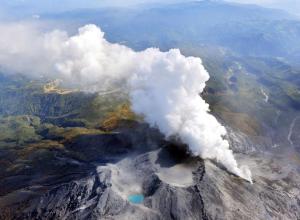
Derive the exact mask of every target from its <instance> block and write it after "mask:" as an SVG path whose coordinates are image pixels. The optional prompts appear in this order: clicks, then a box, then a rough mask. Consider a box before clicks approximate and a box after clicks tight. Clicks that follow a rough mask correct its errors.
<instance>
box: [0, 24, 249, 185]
mask: <svg viewBox="0 0 300 220" xmlns="http://www.w3.org/2000/svg"><path fill="white" fill-rule="evenodd" d="M0 31H1V36H0V66H1V67H2V68H3V69H4V70H5V72H7V73H11V74H17V73H19V74H25V75H26V76H28V77H32V78H40V77H46V78H47V79H59V80H60V81H61V82H63V83H64V85H65V86H69V87H75V88H79V89H81V90H84V91H92V92H97V91H102V90H104V89H109V88H115V87H122V88H123V89H124V90H125V91H127V92H128V93H129V97H130V100H131V103H132V109H133V111H135V112H136V113H137V114H141V115H143V116H144V118H145V121H147V122H148V123H149V124H150V125H151V126H155V127H158V128H159V129H160V131H161V132H162V133H163V134H164V135H165V136H166V138H170V137H172V136H177V137H179V138H180V139H181V141H182V142H184V143H186V144H187V145H188V146H189V150H190V152H191V153H192V154H193V155H195V156H201V157H202V158H205V159H212V160H215V161H217V162H219V163H221V164H223V165H224V166H225V167H226V168H227V169H228V170H229V171H230V172H232V173H234V174H236V175H238V176H241V177H243V178H245V179H247V180H249V181H251V173H250V171H249V169H248V168H239V167H238V164H237V161H236V160H235V159H234V155H233V152H232V151H231V150H230V149H229V143H228V142H227V140H225V139H224V138H223V137H224V136H225V135H226V130H225V128H224V127H223V126H222V125H221V124H220V123H219V122H218V121H217V119H216V118H215V117H214V116H213V115H211V114H210V113H209V105H208V104H207V103H206V102H205V101H204V100H203V99H202V98H201V96H200V95H199V94H200V93H201V92H202V91H203V89H204V87H205V83H206V81H207V80H208V79H209V74H208V72H207V71H206V70H205V68H204V67H203V65H202V62H201V59H200V58H196V57H185V56H183V55H182V54H181V53H180V51H179V50H178V49H172V50H170V51H168V52H161V51H159V49H156V48H149V49H146V50H144V51H141V52H135V51H133V50H132V49H130V48H128V47H125V46H122V45H119V44H112V43H110V42H108V41H107V40H106V39H105V38H104V33H103V32H102V31H101V30H100V29H99V28H98V27H96V26H95V25H87V26H84V27H82V28H80V29H79V31H78V34H76V35H74V36H68V34H67V33H66V32H64V31H58V30H55V31H52V32H48V33H42V32H40V31H39V30H38V29H37V28H36V27H35V26H33V25H28V24H13V25H2V26H1V25H0Z"/></svg>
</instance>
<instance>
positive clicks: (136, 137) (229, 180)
mask: <svg viewBox="0 0 300 220" xmlns="http://www.w3.org/2000/svg"><path fill="white" fill-rule="evenodd" d="M129 130H130V132H129ZM129 130H128V129H126V126H124V127H122V126H121V127H120V128H119V131H118V132H116V133H113V134H109V135H107V136H105V135H98V136H97V135H94V136H82V137H78V138H77V139H76V141H75V140H73V141H74V143H73V142H69V143H67V147H68V149H72V150H76V151H78V153H79V152H80V151H83V152H84V154H85V155H87V159H86V160H85V161H81V162H80V163H79V164H80V165H81V166H85V167H89V169H88V170H87V171H86V172H85V173H84V174H82V175H81V177H80V175H74V176H73V175H71V174H70V173H67V174H66V175H67V176H65V177H61V176H60V178H61V180H60V181H54V182H53V181H49V180H51V178H48V179H46V181H44V182H42V181H40V182H39V184H36V185H31V186H30V187H24V188H20V189H18V190H15V191H13V192H9V193H7V194H5V195H4V196H2V197H0V209H1V211H2V212H1V214H0V219H17V220H18V219H20V220H21V219H22V220H23V219H28V220H29V219H30V220H31V219H68V220H71V219H72V220H73V219H80V220H81V219H110V220H111V219H122V220H123V219H130V220H134V219H138V220H143V219H149V220H152V219H163V220H165V219H167V220H168V219H188V220H190V219H191V220H192V219H195V220H202V219H230V220H231V219H234V220H235V219H237V220H240V219H251V220H252V219H257V220H260V219H300V214H299V213H300V205H299V203H300V190H299V189H300V185H299V184H300V171H299V169H298V167H299V161H300V160H299V158H295V157H294V156H295V155H293V154H292V153H291V152H288V153H285V154H282V155H281V156H280V157H279V156H277V157H274V155H272V154H267V153H265V154H258V153H257V154H256V155H252V156H251V155H245V154H238V155H237V156H238V157H237V159H238V160H239V161H243V163H244V164H245V163H246V165H249V166H250V167H251V170H252V172H253V179H254V184H250V183H248V182H246V181H244V180H242V179H240V178H238V177H236V176H234V175H232V174H230V173H228V172H226V171H225V170H224V169H223V168H222V167H221V166H219V165H218V164H216V163H213V162H211V161H203V160H201V159H200V158H192V157H190V156H189V155H188V154H187V153H186V152H185V151H184V149H183V148H180V147H179V148H176V145H175V144H174V143H168V142H165V141H163V137H162V136H161V135H160V134H159V133H158V132H157V130H155V129H149V127H148V126H146V125H143V124H135V125H134V126H133V127H131V129H129ZM78 143H80V144H78ZM244 143H247V142H244ZM80 146H85V149H81V148H80ZM96 146H97V147H96ZM118 147H120V149H121V151H119V150H117V148H118ZM246 147H247V146H246ZM253 154H254V153H253ZM287 159H289V160H290V161H289V163H287V162H286V160H287ZM73 163H74V161H73ZM57 178H58V177H57ZM52 179H55V176H54V177H52ZM47 180H48V181H49V182H47ZM135 194H141V195H143V196H144V200H143V202H142V203H140V204H133V203H131V202H129V199H128V197H129V196H130V195H135Z"/></svg>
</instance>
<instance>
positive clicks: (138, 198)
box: [128, 194, 144, 204]
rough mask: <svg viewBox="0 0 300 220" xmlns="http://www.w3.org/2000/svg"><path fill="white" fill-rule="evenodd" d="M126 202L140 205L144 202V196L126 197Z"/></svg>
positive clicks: (133, 195)
mask: <svg viewBox="0 0 300 220" xmlns="http://www.w3.org/2000/svg"><path fill="white" fill-rule="evenodd" d="M128 200H129V202H131V203H134V204H140V203H142V202H143V201H144V196H143V195H142V194H132V195H130V196H128Z"/></svg>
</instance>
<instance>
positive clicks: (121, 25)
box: [42, 1, 300, 57]
mask: <svg viewBox="0 0 300 220" xmlns="http://www.w3.org/2000/svg"><path fill="white" fill-rule="evenodd" d="M42 18H44V19H54V20H55V19H57V20H60V21H61V20H64V21H69V22H72V23H75V24H76V25H78V24H86V23H95V24H97V25H99V26H100V27H101V28H102V29H103V30H104V31H105V32H106V34H107V38H108V39H109V40H111V41H113V42H121V43H124V44H127V45H128V46H131V47H133V48H135V49H137V50H140V49H144V48H147V47H150V46H155V47H160V48H161V49H162V50H167V49H169V48H173V47H179V48H180V47H183V46H185V47H186V46H188V45H193V47H194V46H195V45H202V44H205V45H215V46H220V47H224V48H226V49H230V50H231V51H232V52H234V53H238V54H241V55H247V56H248V55H251V56H275V57H294V56H299V53H300V20H297V18H296V17H295V16H293V15H290V14H288V13H287V12H285V11H281V10H275V9H267V8H263V7H259V6H255V5H244V4H235V3H225V2H221V1H200V2H190V3H178V4H171V5H168V6H166V5H164V6H156V7H150V8H146V7H144V8H142V9H124V8H111V9H86V10H75V11H70V12H65V13H58V14H47V15H44V16H42Z"/></svg>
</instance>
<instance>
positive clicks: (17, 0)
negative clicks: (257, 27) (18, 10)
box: [0, 0, 300, 15]
mask: <svg viewBox="0 0 300 220" xmlns="http://www.w3.org/2000/svg"><path fill="white" fill-rule="evenodd" d="M186 1H188V0H163V1H162V0H42V1H41V0H0V13H1V7H2V8H4V7H5V6H6V7H7V6H8V7H12V6H22V7H26V9H28V10H32V9H33V10H35V11H42V12H44V11H53V10H60V11H63V10H71V9H75V8H87V7H89V8H90V7H92V8H94V7H100V6H108V5H109V6H132V5H137V4H143V3H170V2H172V3H173V2H186ZM219 1H220V0H219ZM224 1H229V2H237V3H250V4H258V5H262V6H266V7H273V8H279V9H284V10H287V11H289V12H292V13H294V14H298V15H299V14H300V0H224Z"/></svg>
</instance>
